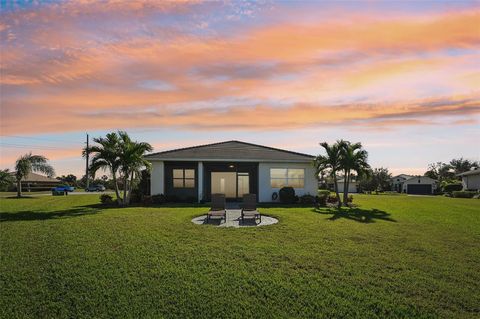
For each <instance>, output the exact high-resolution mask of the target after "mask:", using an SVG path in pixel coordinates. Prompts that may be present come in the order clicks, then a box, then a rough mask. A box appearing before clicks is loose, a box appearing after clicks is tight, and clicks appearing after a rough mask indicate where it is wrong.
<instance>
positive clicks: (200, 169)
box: [197, 162, 203, 202]
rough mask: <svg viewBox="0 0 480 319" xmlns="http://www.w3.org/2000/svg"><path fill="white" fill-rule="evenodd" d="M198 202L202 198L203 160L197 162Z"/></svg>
mask: <svg viewBox="0 0 480 319" xmlns="http://www.w3.org/2000/svg"><path fill="white" fill-rule="evenodd" d="M197 174H198V202H200V201H201V200H202V199H203V162H198V169H197Z"/></svg>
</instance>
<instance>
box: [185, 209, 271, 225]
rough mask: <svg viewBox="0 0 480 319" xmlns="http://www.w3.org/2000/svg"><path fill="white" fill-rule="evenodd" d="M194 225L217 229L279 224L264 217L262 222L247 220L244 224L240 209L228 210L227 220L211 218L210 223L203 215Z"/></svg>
mask: <svg viewBox="0 0 480 319" xmlns="http://www.w3.org/2000/svg"><path fill="white" fill-rule="evenodd" d="M192 223H194V224H197V225H214V226H217V227H235V228H240V227H260V226H268V225H273V224H276V223H278V219H276V218H273V217H270V216H265V215H262V222H261V223H260V222H259V221H258V220H257V221H256V222H255V221H254V220H253V219H248V220H245V222H243V223H242V218H241V210H240V209H227V220H226V221H225V220H224V219H220V218H218V217H212V218H210V221H209V222H208V223H207V215H202V216H198V217H195V218H194V219H192Z"/></svg>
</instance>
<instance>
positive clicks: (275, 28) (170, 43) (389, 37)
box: [0, 0, 480, 177]
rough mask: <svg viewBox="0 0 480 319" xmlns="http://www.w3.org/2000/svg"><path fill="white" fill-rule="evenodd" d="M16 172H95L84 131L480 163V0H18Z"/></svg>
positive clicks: (5, 138)
mask: <svg viewBox="0 0 480 319" xmlns="http://www.w3.org/2000/svg"><path fill="white" fill-rule="evenodd" d="M0 3H1V9H2V10H1V14H0V17H1V21H0V37H1V61H0V68H1V92H0V94H1V110H0V111H1V112H0V116H1V132H0V133H1V144H0V145H1V162H0V168H10V169H12V168H13V164H14V162H15V159H16V158H17V157H18V156H19V155H21V154H24V153H27V152H29V151H32V152H33V153H36V154H43V155H46V156H47V157H48V158H49V159H50V160H51V163H52V164H53V165H54V167H55V169H56V170H57V174H58V175H62V174H68V173H74V174H77V175H79V177H80V176H81V174H82V173H83V170H84V166H85V164H84V162H83V160H82V157H81V148H82V147H83V146H84V141H85V133H86V132H88V133H89V134H90V136H92V137H96V136H102V135H104V134H105V133H106V132H109V131H112V130H116V129H122V130H126V131H128V132H129V133H130V134H131V135H132V136H133V137H134V138H135V139H137V140H142V141H147V142H149V143H151V144H152V145H153V146H154V148H155V150H156V151H161V150H166V149H171V148H177V147H184V146H191V145H198V144H204V143H210V142H218V141H224V140H232V139H235V140H242V141H246V142H252V143H257V144H264V145H269V146H274V147H280V148H285V149H290V150H294V151H299V152H305V153H310V154H318V153H319V152H320V151H321V149H320V146H318V143H319V142H322V141H328V142H333V141H335V140H336V139H341V138H343V139H347V140H350V141H352V142H357V141H360V142H362V143H363V145H364V147H365V148H366V149H367V151H368V152H369V158H370V163H371V165H372V166H373V167H380V166H383V167H388V168H389V169H390V171H391V172H393V173H411V174H423V173H424V172H425V170H426V168H427V165H428V164H429V163H431V162H436V161H449V160H450V159H452V158H456V157H461V156H463V157H465V158H469V159H474V160H479V159H480V146H479V145H480V143H479V142H478V141H479V140H480V2H479V1H450V2H446V1H411V2H407V1H397V2H395V1H385V2H380V1H349V2H333V1H332V2H329V1H316V2H315V1H308V2H297V1H288V2H287V1H282V2H280V1H261V2H249V1H231V2H230V1H222V2H200V1H176V2H164V1H144V0H140V1H137V0H131V1H126V0H125V1H119V0H109V1H101V2H100V1H92V0H77V1H63V2H57V1H38V3H37V1H5V0H0Z"/></svg>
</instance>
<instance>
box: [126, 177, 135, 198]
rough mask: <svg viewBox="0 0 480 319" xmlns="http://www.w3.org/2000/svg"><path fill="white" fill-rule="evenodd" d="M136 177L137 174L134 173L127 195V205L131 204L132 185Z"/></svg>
mask: <svg viewBox="0 0 480 319" xmlns="http://www.w3.org/2000/svg"><path fill="white" fill-rule="evenodd" d="M134 177H135V173H134V172H132V176H131V177H130V183H129V185H128V195H127V205H129V204H130V198H131V196H132V185H133V179H134Z"/></svg>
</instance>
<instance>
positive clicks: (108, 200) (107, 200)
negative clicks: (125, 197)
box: [100, 194, 114, 205]
mask: <svg viewBox="0 0 480 319" xmlns="http://www.w3.org/2000/svg"><path fill="white" fill-rule="evenodd" d="M100 202H101V203H102V204H104V205H112V204H113V203H114V202H113V197H112V196H110V195H108V194H102V195H100Z"/></svg>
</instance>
